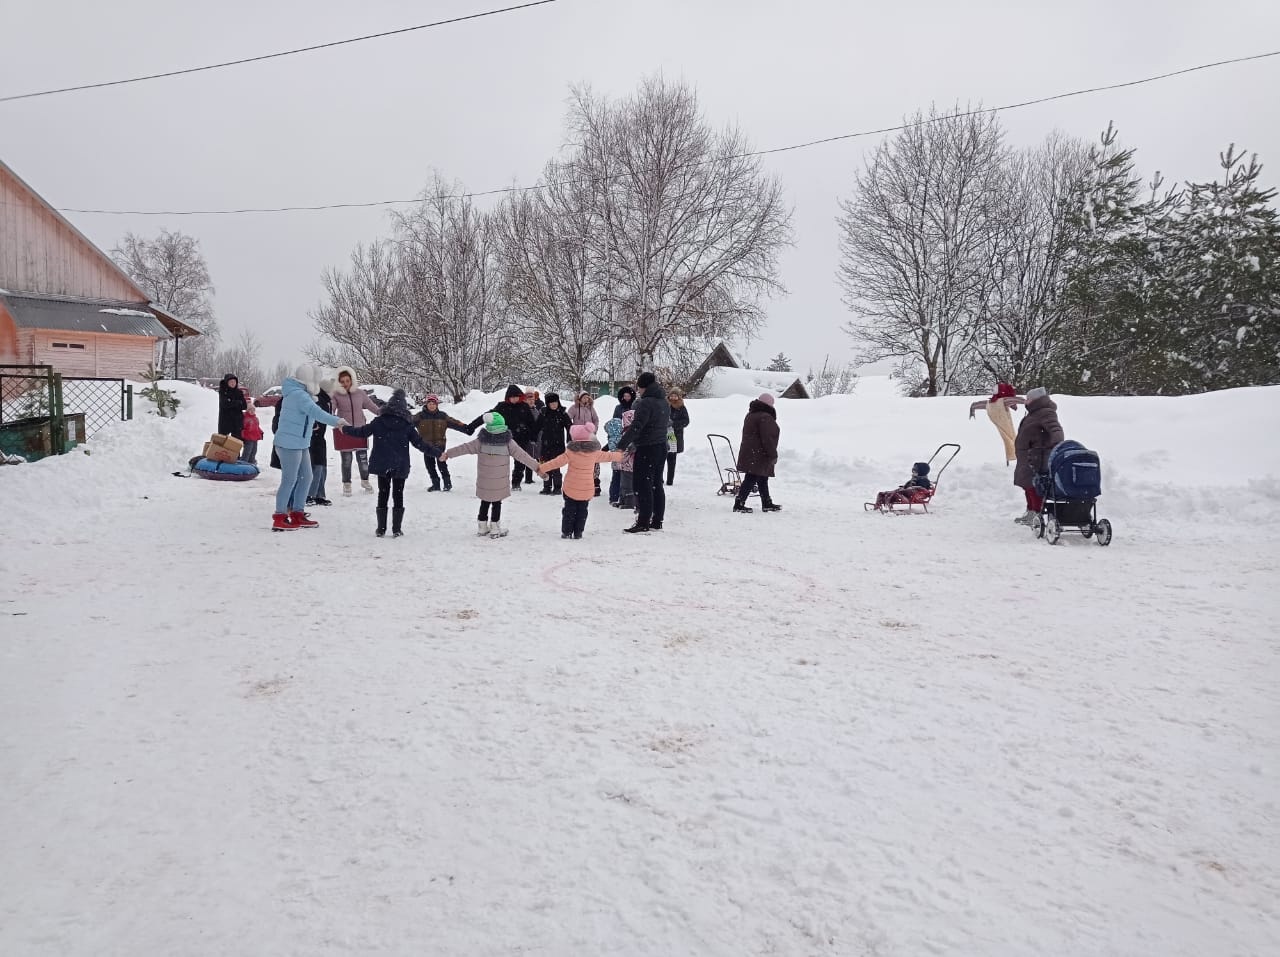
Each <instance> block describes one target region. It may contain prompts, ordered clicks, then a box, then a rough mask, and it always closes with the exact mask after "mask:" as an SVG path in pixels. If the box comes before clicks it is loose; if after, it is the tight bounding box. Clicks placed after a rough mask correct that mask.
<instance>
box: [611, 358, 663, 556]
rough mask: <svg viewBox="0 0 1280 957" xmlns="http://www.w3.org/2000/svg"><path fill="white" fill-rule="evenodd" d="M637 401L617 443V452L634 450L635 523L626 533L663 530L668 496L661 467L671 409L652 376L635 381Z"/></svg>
mask: <svg viewBox="0 0 1280 957" xmlns="http://www.w3.org/2000/svg"><path fill="white" fill-rule="evenodd" d="M636 388H638V389H639V390H640V398H638V399H636V401H635V402H634V403H633V405H632V411H633V412H634V413H635V418H633V419H632V420H631V425H630V426H629V427H628V428H627V429H626V430H625V431H624V432H623V433H622V435H621V437H619V439H618V448H619V449H626V448H628V447H629V446H632V445H634V446H635V447H636V459H635V471H634V472H633V473H632V482H633V485H634V488H635V492H636V523H635V524H634V525H632V526H631V527H630V528H626V529H623V531H626V532H647V531H649V530H650V529H653V530H655V531H661V530H662V522H663V519H664V518H665V517H666V512H667V493H666V490H665V489H664V488H663V486H662V467H663V465H664V464H665V463H666V461H667V429H669V428H670V427H671V406H670V404H668V402H667V393H666V392H665V391H663V388H662V386H660V385H658V377H657V376H655V375H654V374H653V373H652V372H642V373H640V378H638V379H636Z"/></svg>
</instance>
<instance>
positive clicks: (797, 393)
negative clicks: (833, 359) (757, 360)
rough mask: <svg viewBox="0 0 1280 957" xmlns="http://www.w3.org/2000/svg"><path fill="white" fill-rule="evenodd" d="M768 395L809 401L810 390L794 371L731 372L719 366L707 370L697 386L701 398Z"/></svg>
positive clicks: (759, 370) (758, 370)
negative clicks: (766, 393)
mask: <svg viewBox="0 0 1280 957" xmlns="http://www.w3.org/2000/svg"><path fill="white" fill-rule="evenodd" d="M762 392H768V393H770V394H771V395H774V396H777V397H778V398H787V399H807V398H809V390H808V389H806V388H805V387H804V383H803V382H801V381H800V379H798V378H797V377H796V374H795V373H794V372H766V371H765V370H763V369H731V368H728V367H727V366H717V367H716V368H714V369H709V370H707V373H706V375H704V376H703V377H702V382H700V383H699V384H698V389H697V395H698V396H699V397H700V398H707V399H723V398H726V397H728V396H731V395H751V396H755V395H760V394H761V393H762Z"/></svg>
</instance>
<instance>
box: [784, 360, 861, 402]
mask: <svg viewBox="0 0 1280 957" xmlns="http://www.w3.org/2000/svg"><path fill="white" fill-rule="evenodd" d="M786 371H790V370H786ZM805 384H806V386H807V387H808V389H809V395H811V396H813V398H815V399H821V398H822V397H823V396H824V395H851V394H852V393H853V392H854V391H855V390H856V389H857V388H858V372H857V367H856V366H855V365H853V364H852V363H844V364H843V365H842V364H840V363H837V364H836V365H832V364H831V357H830V356H827V357H826V358H824V359H823V360H822V368H821V369H819V370H818V373H817V374H816V375H815V374H814V372H813V370H812V369H810V370H809V375H808V376H807V377H806V378H805Z"/></svg>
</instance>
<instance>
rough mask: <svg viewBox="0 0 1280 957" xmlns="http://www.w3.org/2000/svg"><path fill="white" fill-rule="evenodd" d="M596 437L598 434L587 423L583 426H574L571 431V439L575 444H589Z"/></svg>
mask: <svg viewBox="0 0 1280 957" xmlns="http://www.w3.org/2000/svg"><path fill="white" fill-rule="evenodd" d="M595 435H596V434H595V433H594V432H592V431H591V426H589V425H586V424H585V423H584V424H582V425H575V426H572V427H571V428H570V429H569V438H571V439H573V441H575V442H587V441H589V440H591V439H593V438H595Z"/></svg>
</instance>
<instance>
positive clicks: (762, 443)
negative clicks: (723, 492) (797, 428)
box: [733, 392, 782, 512]
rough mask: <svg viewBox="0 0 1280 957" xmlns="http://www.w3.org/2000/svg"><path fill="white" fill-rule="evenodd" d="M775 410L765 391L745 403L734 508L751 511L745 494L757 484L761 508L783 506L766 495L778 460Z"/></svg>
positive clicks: (767, 508) (776, 415) (769, 509)
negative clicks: (745, 410) (749, 402)
mask: <svg viewBox="0 0 1280 957" xmlns="http://www.w3.org/2000/svg"><path fill="white" fill-rule="evenodd" d="M779 435H780V432H779V430H778V413H777V412H776V411H774V408H773V396H772V395H770V394H769V393H768V392H766V393H764V394H763V395H762V396H760V398H758V399H752V400H751V405H750V406H748V407H747V417H746V418H745V419H744V420H743V421H742V444H741V445H739V446H738V471H739V472H741V473H742V485H740V486H739V487H738V495H737V497H736V498H735V499H734V500H733V510H734V511H735V512H750V511H752V509H749V508H747V496H748V495H750V494H751V492H752V491H753V490H754V489H755V488H757V487H759V489H760V511H762V512H780V511H782V506H781V505H777V504H775V503H774V501H773V498H772V497H771V496H770V495H769V479H771V478H773V467H774V465H776V464H777V461H778V437H779Z"/></svg>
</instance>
